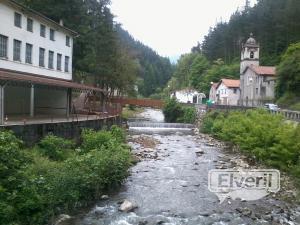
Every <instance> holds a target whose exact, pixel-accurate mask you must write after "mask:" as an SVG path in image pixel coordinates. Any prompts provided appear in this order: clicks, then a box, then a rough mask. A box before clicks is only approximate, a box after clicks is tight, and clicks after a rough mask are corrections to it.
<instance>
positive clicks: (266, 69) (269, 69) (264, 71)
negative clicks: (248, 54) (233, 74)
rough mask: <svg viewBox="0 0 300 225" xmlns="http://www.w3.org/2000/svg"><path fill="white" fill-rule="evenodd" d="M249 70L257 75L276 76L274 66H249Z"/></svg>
mask: <svg viewBox="0 0 300 225" xmlns="http://www.w3.org/2000/svg"><path fill="white" fill-rule="evenodd" d="M249 68H250V69H251V70H253V71H254V72H255V73H256V74H259V75H269V76H275V75H276V67H275V66H253V65H252V66H250V67H249Z"/></svg>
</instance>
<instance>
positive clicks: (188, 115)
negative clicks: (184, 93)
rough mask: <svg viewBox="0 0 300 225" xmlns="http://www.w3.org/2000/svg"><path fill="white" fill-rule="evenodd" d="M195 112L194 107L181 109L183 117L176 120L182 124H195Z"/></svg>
mask: <svg viewBox="0 0 300 225" xmlns="http://www.w3.org/2000/svg"><path fill="white" fill-rule="evenodd" d="M196 118H197V110H196V108H195V107H183V116H182V117H181V118H179V119H178V120H177V122H182V123H195V122H196Z"/></svg>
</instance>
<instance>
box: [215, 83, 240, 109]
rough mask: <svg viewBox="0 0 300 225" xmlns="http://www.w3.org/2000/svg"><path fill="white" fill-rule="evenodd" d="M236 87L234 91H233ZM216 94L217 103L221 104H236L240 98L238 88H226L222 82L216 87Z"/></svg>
mask: <svg viewBox="0 0 300 225" xmlns="http://www.w3.org/2000/svg"><path fill="white" fill-rule="evenodd" d="M234 89H236V93H234ZM217 94H218V95H219V101H218V104H221V105H238V101H239V99H240V90H239V88H228V87H227V86H225V85H224V84H223V83H222V84H220V86H219V87H218V88H217Z"/></svg>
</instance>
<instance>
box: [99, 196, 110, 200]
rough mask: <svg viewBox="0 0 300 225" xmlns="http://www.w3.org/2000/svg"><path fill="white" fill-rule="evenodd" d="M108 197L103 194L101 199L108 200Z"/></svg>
mask: <svg viewBox="0 0 300 225" xmlns="http://www.w3.org/2000/svg"><path fill="white" fill-rule="evenodd" d="M107 199H109V197H108V195H102V196H101V200H107Z"/></svg>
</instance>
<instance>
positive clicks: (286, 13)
mask: <svg viewBox="0 0 300 225" xmlns="http://www.w3.org/2000/svg"><path fill="white" fill-rule="evenodd" d="M299 11H300V3H299V1H298V0H259V1H257V4H256V5H255V6H254V7H249V6H248V7H245V9H244V10H237V11H236V12H235V13H234V14H233V15H232V16H231V18H230V21H229V22H219V23H218V24H217V25H216V26H215V27H214V28H212V29H210V31H209V33H208V34H207V35H206V36H205V38H204V41H203V42H202V43H201V52H202V53H203V54H204V55H205V56H206V57H207V58H208V59H209V60H210V61H214V60H217V59H219V58H221V59H223V61H224V62H225V63H226V64H229V63H232V62H233V61H234V60H235V59H237V58H239V57H240V47H241V43H243V42H245V41H246V39H247V38H248V37H249V34H250V33H251V32H252V33H254V35H255V36H256V39H257V40H258V42H259V43H260V46H261V64H262V65H270V66H271V65H272V66H273V65H276V64H278V62H279V60H280V55H281V54H282V53H283V52H284V51H285V50H286V48H287V47H288V46H289V44H291V43H296V42H297V41H300V32H299V30H300V24H299V23H298V21H300V14H299ZM257 21H259V23H257Z"/></svg>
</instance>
